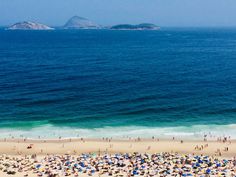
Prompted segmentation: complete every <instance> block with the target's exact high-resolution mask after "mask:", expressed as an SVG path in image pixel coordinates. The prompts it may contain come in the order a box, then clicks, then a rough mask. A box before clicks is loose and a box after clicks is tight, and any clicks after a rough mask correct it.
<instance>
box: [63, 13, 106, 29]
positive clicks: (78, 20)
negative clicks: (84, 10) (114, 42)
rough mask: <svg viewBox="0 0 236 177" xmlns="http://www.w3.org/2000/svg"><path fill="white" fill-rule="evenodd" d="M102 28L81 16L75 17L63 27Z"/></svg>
mask: <svg viewBox="0 0 236 177" xmlns="http://www.w3.org/2000/svg"><path fill="white" fill-rule="evenodd" d="M100 28H101V26H99V25H97V24H96V23H93V22H92V21H90V20H88V19H87V18H83V17H79V16H74V17H72V18H70V19H69V20H68V21H67V22H66V24H65V25H64V27H63V29H100Z"/></svg>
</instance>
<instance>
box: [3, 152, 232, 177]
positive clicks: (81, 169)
mask: <svg viewBox="0 0 236 177" xmlns="http://www.w3.org/2000/svg"><path fill="white" fill-rule="evenodd" d="M0 171H2V172H4V173H6V174H9V175H14V174H17V173H20V174H22V176H29V175H30V174H35V175H36V176H48V177H57V176H84V175H86V176H117V177H118V176H119V177H122V176H124V177H125V176H127V177H130V176H160V177H165V176H199V177H205V176H227V177H235V176H236V159H235V158H233V159H230V160H229V159H218V158H216V157H211V156H203V155H202V156H198V155H180V154H177V153H157V154H140V153H132V154H128V153H127V154H113V155H109V154H95V153H94V154H81V155H76V156H75V155H47V156H44V157H42V156H40V157H37V156H36V155H31V156H21V157H20V156H7V155H1V156H0Z"/></svg>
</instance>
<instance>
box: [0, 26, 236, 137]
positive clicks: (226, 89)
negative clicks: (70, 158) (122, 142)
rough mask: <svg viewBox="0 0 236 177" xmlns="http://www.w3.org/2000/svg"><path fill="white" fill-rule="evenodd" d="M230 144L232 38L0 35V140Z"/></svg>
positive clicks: (204, 34)
mask: <svg viewBox="0 0 236 177" xmlns="http://www.w3.org/2000/svg"><path fill="white" fill-rule="evenodd" d="M203 134H208V135H209V136H212V137H215V136H229V135H230V136H231V137H233V138H236V29H234V28H163V29H162V30H160V31H116V30H55V31H7V30H0V137H9V136H14V137H30V138H37V137H38V136H40V137H44V138H57V137H59V136H62V137H71V138H74V137H88V138H98V137H116V138H127V137H138V136H139V137H146V138H150V137H152V136H155V137H160V138H161V137H167V138H168V137H172V136H179V137H183V138H193V137H194V138H202V136H203Z"/></svg>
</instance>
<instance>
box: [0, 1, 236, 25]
mask: <svg viewBox="0 0 236 177" xmlns="http://www.w3.org/2000/svg"><path fill="white" fill-rule="evenodd" d="M74 15H78V16H82V17H86V18H89V19H90V20H92V21H94V22H96V23H98V24H101V25H112V24H118V23H141V22H150V23H155V24H157V25H160V26H236V0H0V25H1V26H2V25H9V24H12V23H15V22H18V21H24V20H31V21H37V22H41V23H45V24H47V25H52V26H58V25H63V24H64V23H65V22H66V20H68V18H70V17H71V16H74Z"/></svg>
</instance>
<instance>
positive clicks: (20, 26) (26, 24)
mask: <svg viewBox="0 0 236 177" xmlns="http://www.w3.org/2000/svg"><path fill="white" fill-rule="evenodd" d="M6 29H7V30H52V29H53V28H51V27H49V26H47V25H44V24H41V23H36V22H31V21H23V22H18V23H15V24H13V25H11V26H9V27H8V28H6Z"/></svg>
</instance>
